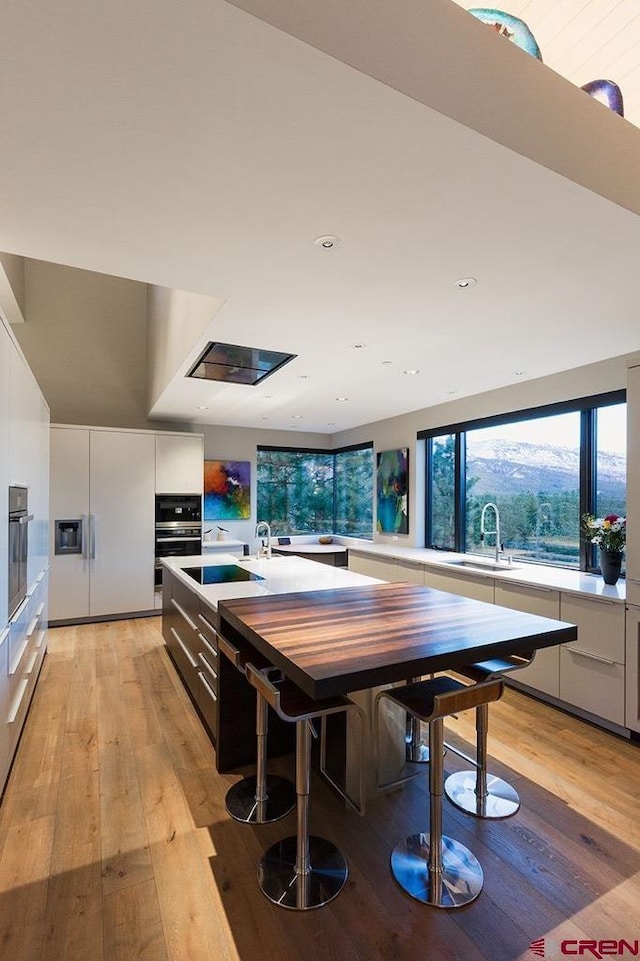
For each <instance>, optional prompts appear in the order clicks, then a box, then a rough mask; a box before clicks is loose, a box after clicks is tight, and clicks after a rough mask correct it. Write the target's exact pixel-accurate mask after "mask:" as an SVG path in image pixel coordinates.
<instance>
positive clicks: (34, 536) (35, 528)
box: [0, 318, 49, 791]
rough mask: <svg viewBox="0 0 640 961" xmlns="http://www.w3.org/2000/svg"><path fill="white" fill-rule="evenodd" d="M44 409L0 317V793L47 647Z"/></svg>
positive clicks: (46, 418)
mask: <svg viewBox="0 0 640 961" xmlns="http://www.w3.org/2000/svg"><path fill="white" fill-rule="evenodd" d="M12 484H13V485H18V486H20V487H26V488H27V493H28V510H29V514H31V515H32V516H33V519H32V520H31V522H30V523H29V527H28V551H27V576H26V596H25V598H24V600H23V601H22V603H20V605H19V606H18V608H17V609H16V610H15V611H14V612H13V614H12V616H11V619H8V614H9V611H8V533H9V531H8V526H9V525H8V513H9V498H8V487H9V485H12ZM48 527H49V408H48V406H47V404H46V401H45V399H44V397H43V396H42V393H41V391H40V388H39V387H38V384H37V382H36V380H35V378H34V376H33V374H32V372H31V370H30V368H29V366H28V364H27V363H26V361H25V359H24V356H23V355H22V351H21V350H20V348H19V347H18V344H17V342H16V340H15V338H14V337H13V334H12V332H11V330H10V328H9V327H7V326H6V325H5V324H4V322H3V321H2V319H1V318H0V791H1V790H2V788H3V786H4V783H5V781H6V778H7V774H8V772H9V768H10V765H11V761H12V759H13V755H14V753H15V750H16V747H17V744H18V740H19V738H20V733H21V731H22V727H23V724H24V721H25V718H26V716H27V711H28V710H29V705H30V703H31V698H32V696H33V692H34V690H35V686H36V682H37V680H38V675H39V672H40V668H41V666H42V662H43V660H44V656H45V652H46V648H47V616H48V615H47V600H48V547H49V537H48Z"/></svg>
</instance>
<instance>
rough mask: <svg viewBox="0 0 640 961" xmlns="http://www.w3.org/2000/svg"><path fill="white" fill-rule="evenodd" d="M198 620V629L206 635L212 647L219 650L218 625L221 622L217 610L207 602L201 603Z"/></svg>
mask: <svg viewBox="0 0 640 961" xmlns="http://www.w3.org/2000/svg"><path fill="white" fill-rule="evenodd" d="M196 621H197V624H198V630H199V631H200V632H201V633H202V634H203V635H204V636H205V637H206V639H207V640H208V641H209V643H210V644H211V645H212V647H214V648H215V649H216V650H217V649H218V625H219V624H220V618H219V617H218V613H217V611H213V610H212V609H211V608H210V607H207V606H206V605H205V604H202V603H201V604H200V610H199V611H198V614H197V617H196Z"/></svg>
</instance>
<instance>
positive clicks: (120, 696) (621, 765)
mask: <svg viewBox="0 0 640 961" xmlns="http://www.w3.org/2000/svg"><path fill="white" fill-rule="evenodd" d="M159 627H160V624H159V619H157V618H151V619H141V620H132V621H122V622H118V623H112V624H100V625H91V626H80V627H74V628H57V629H55V630H52V631H50V635H49V645H50V646H49V654H48V655H47V658H46V660H45V663H44V667H43V671H42V675H41V678H40V682H39V685H38V688H37V690H36V693H35V696H34V701H33V704H32V708H31V711H30V714H29V717H28V720H27V725H26V728H25V731H24V735H23V738H22V742H21V745H20V747H19V750H18V755H17V759H16V762H15V764H14V767H13V771H12V774H11V777H10V780H9V783H8V786H7V790H6V794H5V797H4V800H3V803H2V806H1V807H0V958H2V959H3V961H5V959H6V961H58V959H66V961H125V959H127V961H129V959H134V958H136V959H145V961H205V959H206V961H378V959H380V961H387V959H388V961H392V959H393V961H427V959H428V961H431V959H433V961H511V959H523V961H524V959H533V958H534V957H535V956H534V955H533V954H532V953H531V952H530V951H529V949H528V946H529V944H530V942H531V941H532V940H534V939H538V938H545V939H546V956H547V958H549V959H551V958H553V959H556V958H559V957H560V951H559V947H558V945H559V942H560V941H561V940H563V939H575V938H590V939H596V940H600V939H615V940H617V939H620V938H626V939H635V938H639V937H640V873H639V872H640V816H639V815H640V802H639V800H638V798H639V794H640V764H639V760H640V749H639V748H638V747H637V746H635V745H632V744H629V743H627V742H625V741H624V740H622V739H620V738H617V737H615V736H613V735H609V734H607V733H604V732H603V731H600V730H598V729H596V728H594V727H591V726H589V725H587V724H583V723H581V722H580V721H577V720H575V719H573V718H571V717H569V716H567V715H565V714H562V713H560V712H557V711H554V710H553V709H551V708H548V707H545V706H543V705H541V704H539V703H538V702H536V701H534V700H532V699H530V698H527V697H524V696H523V695H519V694H517V693H514V692H509V693H508V694H507V695H506V696H505V698H504V700H503V701H502V702H500V703H498V704H494V705H492V706H491V708H490V753H491V755H492V757H493V759H494V760H493V764H492V767H493V768H494V769H495V771H496V773H499V774H502V775H503V776H504V775H505V774H506V775H507V776H508V778H509V779H510V780H511V781H512V782H513V783H514V785H515V786H517V788H518V791H519V792H520V795H521V798H522V802H523V803H522V808H521V810H520V812H519V813H518V814H517V815H516V816H515V817H512V818H510V819H508V820H505V821H500V822H486V821H480V820H477V819H475V818H471V817H469V816H467V815H464V814H462V813H460V812H457V811H456V810H455V809H454V808H453V807H452V806H451V805H450V804H449V803H448V802H445V810H444V823H445V831H446V832H447V833H449V834H451V835H452V836H454V837H457V838H459V839H460V840H461V841H462V842H463V843H465V844H467V846H468V847H470V848H471V849H472V850H473V851H474V853H475V854H476V855H477V857H478V858H479V860H480V862H481V864H482V865H483V868H484V873H485V886H484V890H483V892H482V894H481V895H480V897H479V899H478V900H477V901H476V902H475V903H474V904H471V905H469V906H468V907H466V908H464V909H462V910H457V911H440V910H437V909H433V908H429V907H426V906H424V905H421V904H419V903H417V902H415V901H413V900H412V899H411V898H409V897H408V896H406V895H405V894H404V893H403V892H402V891H401V890H400V889H399V887H398V886H397V885H396V883H395V882H394V880H393V879H392V877H391V876H390V873H389V853H390V850H391V848H392V847H393V845H394V843H395V842H396V841H397V840H398V839H399V838H400V837H401V836H403V835H405V834H410V833H413V832H415V831H418V830H424V829H427V826H428V824H427V803H428V795H427V785H426V782H423V780H422V779H419V780H418V781H414V782H412V784H411V785H410V786H409V787H408V788H407V789H405V790H404V791H400V792H395V793H394V794H393V795H388V796H386V797H383V798H381V799H379V800H377V801H376V802H374V803H372V804H371V805H370V810H369V812H368V813H367V816H366V817H365V818H358V817H357V815H355V814H353V813H351V812H347V811H345V810H344V806H343V805H342V804H341V803H340V801H339V800H338V799H337V798H336V797H335V796H334V795H333V794H332V793H331V792H330V790H329V789H328V787H327V786H326V784H325V783H324V782H323V781H322V780H321V779H320V778H319V777H317V776H315V775H314V781H313V786H312V816H311V821H312V830H313V832H314V833H316V834H320V835H324V836H326V837H328V838H330V839H331V840H333V841H334V842H336V843H337V844H338V846H339V847H340V848H341V849H342V850H343V851H344V853H345V854H346V856H347V858H348V860H349V864H350V877H349V882H348V885H347V887H346V888H345V889H344V890H343V892H342V893H341V894H340V895H339V897H338V898H337V899H336V900H335V901H333V902H332V903H331V904H330V905H327V906H325V907H324V908H321V909H319V910H316V911H312V912H308V913H306V914H298V913H292V912H288V911H284V910H282V909H280V908H277V907H275V906H273V905H272V904H271V903H270V902H268V901H267V900H266V898H264V897H263V895H262V894H261V893H260V891H259V890H258V889H257V886H256V863H257V861H258V859H259V857H260V854H261V852H262V851H263V849H264V848H265V847H266V846H268V845H269V844H271V843H272V842H273V841H275V840H276V839H278V838H280V837H284V836H286V835H287V834H291V833H293V831H294V830H295V820H294V819H293V818H291V817H290V818H287V819H286V820H284V821H282V822H280V823H278V824H274V825H267V826H262V827H252V826H246V825H240V824H237V823H235V822H234V821H232V820H231V819H230V818H229V817H228V816H227V814H226V813H225V809H224V803H223V799H224V795H225V792H226V790H227V788H228V786H229V785H230V784H231V783H233V782H234V781H235V780H236V779H237V775H233V776H232V775H229V776H224V777H222V776H219V775H217V774H216V772H215V765H214V755H213V750H212V748H211V745H210V743H209V741H208V740H207V738H206V736H205V735H204V733H203V730H202V728H201V726H200V723H199V721H198V718H197V716H196V714H195V712H194V710H193V708H192V706H191V703H190V701H189V699H188V698H187V696H186V694H185V693H184V691H183V689H182V688H181V686H180V684H179V682H178V681H177V678H176V676H175V673H174V670H173V668H172V665H171V663H170V661H169V659H168V657H167V655H166V652H165V650H164V646H163V642H162V638H161V635H160V630H159ZM450 730H452V731H453V734H452V736H453V737H456V736H466V737H468V738H471V739H472V738H473V717H472V716H465V717H462V718H460V720H459V721H457V722H452V727H451V728H450ZM291 762H292V759H289V758H285V759H282V760H280V761H279V762H278V763H277V765H276V766H277V767H279V768H280V769H281V770H286V771H291V768H292V764H291ZM445 765H446V769H447V771H448V772H450V771H452V770H458V769H460V768H461V766H463V765H462V762H461V761H460V760H459V759H458V758H456V757H455V755H453V754H451V753H449V754H448V755H447V757H446V759H445ZM291 773H292V771H291ZM554 945H555V947H554Z"/></svg>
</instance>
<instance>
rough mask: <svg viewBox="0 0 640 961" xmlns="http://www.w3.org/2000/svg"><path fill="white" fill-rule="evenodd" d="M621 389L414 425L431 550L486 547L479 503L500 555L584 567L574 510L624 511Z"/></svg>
mask: <svg viewBox="0 0 640 961" xmlns="http://www.w3.org/2000/svg"><path fill="white" fill-rule="evenodd" d="M625 401H626V395H625V392H624V391H616V392H612V393H610V394H605V395H602V396H599V397H591V398H582V399H581V400H578V401H575V402H573V403H562V404H556V405H550V406H547V407H543V408H538V409H536V410H527V411H520V412H518V413H513V414H508V415H501V416H498V417H493V418H484V419H483V420H481V421H468V422H466V423H464V424H456V425H453V426H451V427H446V428H442V429H441V430H430V431H423V432H421V433H420V434H419V435H418V436H419V437H422V438H425V439H426V440H427V444H426V448H427V512H426V513H427V530H426V543H427V544H428V545H430V546H432V547H436V548H442V549H446V550H456V551H461V552H465V551H466V552H471V553H483V554H489V553H493V552H494V551H495V538H494V536H493V535H491V534H490V531H493V530H495V524H494V514H493V512H492V511H491V512H490V513H489V514H488V515H487V518H486V519H487V523H486V525H485V531H486V532H487V533H486V536H485V538H484V540H482V539H481V536H480V535H481V529H480V519H481V513H482V508H483V506H484V505H485V504H487V503H494V504H496V506H497V507H498V510H499V512H500V534H501V538H500V539H501V541H502V543H503V544H504V552H505V554H510V555H512V556H513V557H514V558H518V559H519V560H529V561H532V562H535V563H538V564H540V563H541V564H553V565H556V566H561V567H573V568H576V569H578V568H582V569H583V570H584V569H586V570H590V569H593V568H594V565H595V562H596V560H597V558H595V557H594V556H593V553H592V552H591V551H590V550H589V549H588V548H587V547H586V546H585V545H584V544H581V539H580V518H581V516H582V514H584V513H592V514H597V515H598V516H603V515H604V514H608V513H616V514H625V513H626V402H625Z"/></svg>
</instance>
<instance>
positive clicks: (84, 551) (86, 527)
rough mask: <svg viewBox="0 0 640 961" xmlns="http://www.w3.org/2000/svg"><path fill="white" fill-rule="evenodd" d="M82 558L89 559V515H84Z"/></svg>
mask: <svg viewBox="0 0 640 961" xmlns="http://www.w3.org/2000/svg"><path fill="white" fill-rule="evenodd" d="M82 559H83V560H84V561H87V560H89V515H88V514H83V515H82Z"/></svg>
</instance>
